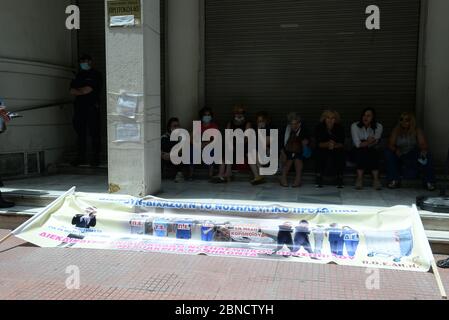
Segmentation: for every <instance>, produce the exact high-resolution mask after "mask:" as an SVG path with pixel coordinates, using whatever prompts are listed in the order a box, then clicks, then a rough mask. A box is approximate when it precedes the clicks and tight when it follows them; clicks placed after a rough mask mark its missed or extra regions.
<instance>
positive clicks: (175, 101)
mask: <svg viewBox="0 0 449 320" xmlns="http://www.w3.org/2000/svg"><path fill="white" fill-rule="evenodd" d="M202 2H203V0H168V1H167V53H166V54H167V80H166V81H167V83H166V90H167V92H166V109H167V111H166V113H167V115H166V116H167V119H168V118H170V117H179V118H180V120H181V124H182V125H183V126H185V127H188V128H190V127H191V126H192V121H193V120H194V119H197V117H198V111H199V109H200V108H201V107H202V98H203V97H202V95H203V94H202V90H204V88H203V86H202V72H203V69H202V65H203V55H202V51H201V50H202V47H203V45H202V43H201V42H202V41H203V39H202V37H201V32H202V27H201V13H202Z"/></svg>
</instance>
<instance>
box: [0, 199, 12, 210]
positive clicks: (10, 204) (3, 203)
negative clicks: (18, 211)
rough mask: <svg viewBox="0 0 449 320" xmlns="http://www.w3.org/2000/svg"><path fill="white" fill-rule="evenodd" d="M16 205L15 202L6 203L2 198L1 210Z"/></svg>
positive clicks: (0, 200) (0, 202)
mask: <svg viewBox="0 0 449 320" xmlns="http://www.w3.org/2000/svg"><path fill="white" fill-rule="evenodd" d="M15 205H16V204H15V203H14V202H10V201H6V200H4V199H3V198H0V209H8V208H12V207H14V206H15Z"/></svg>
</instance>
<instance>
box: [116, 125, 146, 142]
mask: <svg viewBox="0 0 449 320" xmlns="http://www.w3.org/2000/svg"><path fill="white" fill-rule="evenodd" d="M114 142H140V124H138V123H118V124H117V126H116V130H115V141H114Z"/></svg>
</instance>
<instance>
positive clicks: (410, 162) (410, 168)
mask: <svg viewBox="0 0 449 320" xmlns="http://www.w3.org/2000/svg"><path fill="white" fill-rule="evenodd" d="M419 155H420V154H419V152H418V150H413V151H410V152H409V153H406V154H404V155H403V156H401V161H402V163H403V164H404V172H403V176H404V178H405V179H416V178H417V177H418V175H419V166H418V157H419Z"/></svg>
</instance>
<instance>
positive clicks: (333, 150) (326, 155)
mask: <svg viewBox="0 0 449 320" xmlns="http://www.w3.org/2000/svg"><path fill="white" fill-rule="evenodd" d="M315 142H316V149H315V169H316V187H317V188H322V187H323V176H324V175H325V174H326V172H327V171H328V168H329V169H332V171H333V172H332V174H333V175H335V176H336V182H335V184H336V185H337V187H338V188H343V171H344V169H345V164H346V159H345V150H344V145H345V130H344V129H343V127H342V126H341V124H340V115H339V114H338V112H336V111H334V110H325V111H324V112H323V113H322V114H321V119H320V123H319V124H318V125H317V126H316V128H315Z"/></svg>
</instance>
